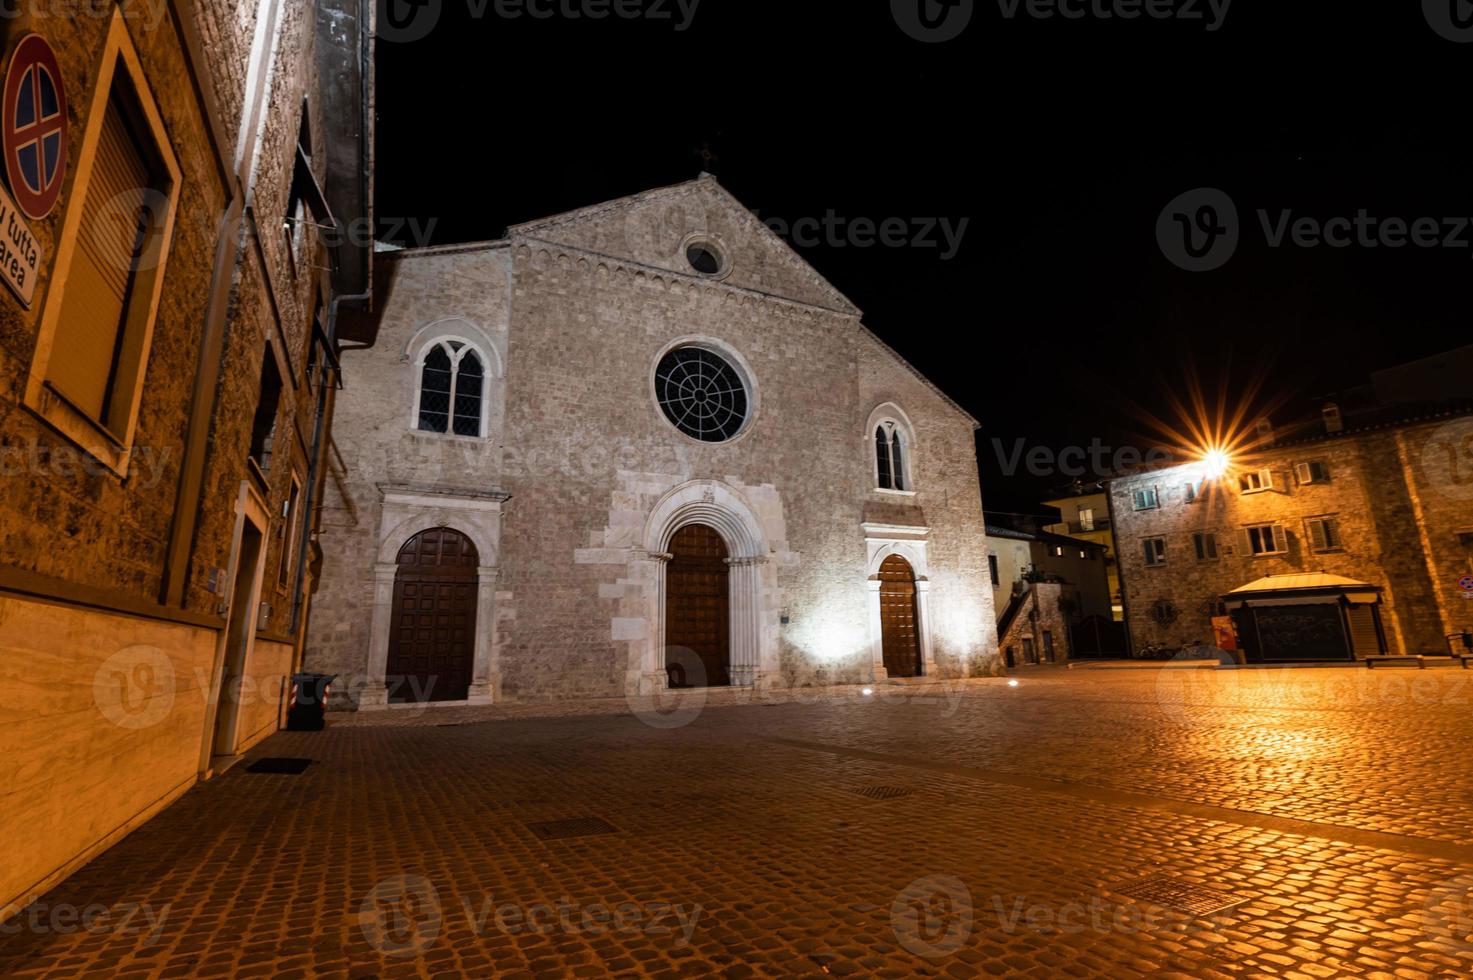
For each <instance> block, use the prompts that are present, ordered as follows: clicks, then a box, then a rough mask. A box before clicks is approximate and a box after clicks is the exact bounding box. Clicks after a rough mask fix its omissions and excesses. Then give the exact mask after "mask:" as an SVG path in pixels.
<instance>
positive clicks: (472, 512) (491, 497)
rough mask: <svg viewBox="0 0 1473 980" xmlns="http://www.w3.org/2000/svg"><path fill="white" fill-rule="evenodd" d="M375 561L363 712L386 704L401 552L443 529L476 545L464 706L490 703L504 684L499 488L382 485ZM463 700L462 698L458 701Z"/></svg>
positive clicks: (502, 498)
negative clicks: (498, 635)
mask: <svg viewBox="0 0 1473 980" xmlns="http://www.w3.org/2000/svg"><path fill="white" fill-rule="evenodd" d="M379 492H380V493H381V494H382V495H383V510H382V513H381V515H380V518H379V535H378V549H377V551H376V553H375V558H376V559H377V560H376V561H375V563H374V566H373V618H372V621H371V623H370V626H369V638H368V658H367V661H368V670H367V676H365V677H364V678H362V687H361V689H360V690H359V692H358V707H359V709H360V710H364V711H371V710H374V709H378V708H386V707H388V686H387V676H386V675H387V673H388V667H389V641H390V635H389V633H390V629H389V625H390V622H391V621H392V617H393V612H394V578H395V576H396V575H397V574H398V571H399V563H398V558H399V551H400V549H402V548H403V547H404V545H405V544H406V543H407V542H408V541H409V539H410V538H413V537H414V536H415V535H416V534H418V533H420V532H421V531H427V530H429V529H430V528H435V527H444V528H450V529H451V530H454V531H458V532H460V533H461V534H464V535H465V536H466V537H467V538H469V539H470V541H471V544H473V545H474V546H475V548H476V560H477V562H478V564H477V567H476V639H475V648H474V660H473V665H472V673H471V686H470V693H469V695H468V697H467V699H466V701H465V703H466V704H491V703H492V700H493V696H494V694H495V691H496V690H497V689H498V688H499V687H500V686H501V674H500V665H499V664H498V663H497V661H496V656H495V644H494V642H493V640H494V630H495V623H496V578H497V575H498V566H497V560H498V556H499V553H500V543H501V504H502V502H503V501H505V500H506V496H507V495H506V494H504V493H501V492H498V491H453V492H452V491H447V490H438V489H433V488H431V489H426V488H423V487H410V486H391V485H387V484H381V485H380V486H379ZM455 703H460V702H455Z"/></svg>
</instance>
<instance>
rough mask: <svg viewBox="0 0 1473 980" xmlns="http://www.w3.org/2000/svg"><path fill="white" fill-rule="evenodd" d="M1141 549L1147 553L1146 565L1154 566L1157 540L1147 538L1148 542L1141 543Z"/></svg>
mask: <svg viewBox="0 0 1473 980" xmlns="http://www.w3.org/2000/svg"><path fill="white" fill-rule="evenodd" d="M1141 547H1142V548H1143V549H1144V551H1145V555H1146V564H1147V565H1154V564H1156V542H1155V540H1154V539H1152V538H1147V539H1146V540H1144V541H1142V542H1141Z"/></svg>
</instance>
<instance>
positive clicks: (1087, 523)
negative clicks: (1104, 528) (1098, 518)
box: [1079, 507, 1095, 531]
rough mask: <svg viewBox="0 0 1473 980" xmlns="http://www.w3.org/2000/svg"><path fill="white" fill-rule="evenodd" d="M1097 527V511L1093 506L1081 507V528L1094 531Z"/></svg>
mask: <svg viewBox="0 0 1473 980" xmlns="http://www.w3.org/2000/svg"><path fill="white" fill-rule="evenodd" d="M1094 529H1095V511H1094V508H1093V507H1081V508H1079V530H1081V531H1093V530H1094Z"/></svg>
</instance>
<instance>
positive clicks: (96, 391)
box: [46, 100, 150, 422]
mask: <svg viewBox="0 0 1473 980" xmlns="http://www.w3.org/2000/svg"><path fill="white" fill-rule="evenodd" d="M149 186H150V180H149V173H148V168H147V167H146V166H145V165H144V162H143V159H142V157H141V156H140V155H139V153H138V150H137V148H136V147H135V145H134V142H133V137H132V135H131V134H130V133H129V132H128V129H127V125H126V124H125V122H124V121H123V114H122V110H121V108H120V107H119V106H118V104H117V102H116V101H115V100H109V101H108V104H107V108H106V109H105V110H104V112H103V117H102V131H101V134H100V136H99V138H98V140H97V156H96V158H95V160H94V162H93V167H92V179H91V181H90V183H89V184H88V186H87V194H86V197H85V198H83V200H82V223H81V227H80V228H79V230H78V235H77V246H76V251H75V252H74V253H73V255H72V261H71V265H70V267H69V268H68V270H67V280H66V289H65V292H64V293H63V295H62V301H61V313H60V316H59V317H58V320H57V325H56V338H55V341H54V343H55V347H54V349H55V351H56V353H55V354H54V355H53V356H52V358H51V361H50V363H49V364H48V366H47V372H46V373H47V378H48V380H50V381H51V382H52V383H53V384H55V385H56V387H57V388H58V389H59V390H60V391H61V392H62V393H63V394H65V395H66V396H67V398H68V399H70V400H71V401H72V402H74V403H75V404H76V405H77V407H78V408H80V409H82V410H83V411H85V412H87V413H88V414H90V415H91V416H92V417H93V418H95V419H97V420H99V421H103V422H105V421H106V419H105V418H104V416H105V415H106V413H107V394H108V384H109V381H110V380H111V378H112V373H113V363H114V360H115V358H116V355H117V349H118V343H119V340H120V339H121V338H120V336H119V335H120V334H121V332H122V328H123V307H124V304H125V301H126V299H127V295H128V284H129V282H130V280H131V279H132V273H133V266H134V262H135V253H136V251H137V248H138V242H139V240H140V239H141V237H142V232H143V229H142V228H141V227H140V220H141V217H140V216H146V214H147V212H146V209H145V207H144V202H145V196H144V195H145V194H146V193H147V191H148V188H149Z"/></svg>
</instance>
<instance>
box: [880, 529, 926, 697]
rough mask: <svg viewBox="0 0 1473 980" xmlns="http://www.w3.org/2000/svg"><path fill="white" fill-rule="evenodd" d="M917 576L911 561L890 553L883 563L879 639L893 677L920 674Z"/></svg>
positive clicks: (881, 569)
mask: <svg viewBox="0 0 1473 980" xmlns="http://www.w3.org/2000/svg"><path fill="white" fill-rule="evenodd" d="M916 620H917V617H916V576H915V572H914V571H912V570H911V567H910V562H908V561H906V560H905V559H904V558H902V557H900V556H899V555H891V556H890V557H889V558H886V559H885V562H884V564H882V565H881V566H880V642H881V644H882V646H883V650H884V658H885V673H886V674H888V675H889V676H891V677H918V676H920V673H921V640H920V633H919V632H918V631H917V622H916Z"/></svg>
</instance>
